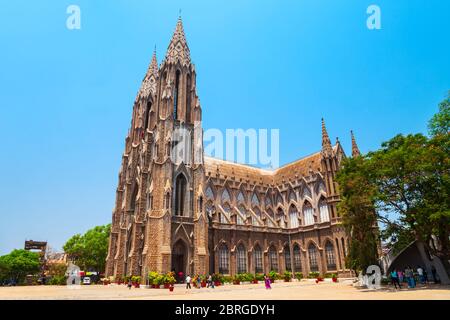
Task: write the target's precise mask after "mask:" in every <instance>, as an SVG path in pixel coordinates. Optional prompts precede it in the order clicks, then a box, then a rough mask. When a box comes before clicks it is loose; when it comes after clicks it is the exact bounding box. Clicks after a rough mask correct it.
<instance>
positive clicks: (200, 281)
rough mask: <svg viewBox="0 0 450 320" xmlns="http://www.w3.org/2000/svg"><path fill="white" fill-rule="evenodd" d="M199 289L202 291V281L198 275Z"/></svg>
mask: <svg viewBox="0 0 450 320" xmlns="http://www.w3.org/2000/svg"><path fill="white" fill-rule="evenodd" d="M197 287H198V288H199V289H200V288H201V287H202V279H200V276H199V275H197Z"/></svg>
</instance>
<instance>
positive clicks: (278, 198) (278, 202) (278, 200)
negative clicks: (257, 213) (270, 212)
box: [277, 193, 283, 204]
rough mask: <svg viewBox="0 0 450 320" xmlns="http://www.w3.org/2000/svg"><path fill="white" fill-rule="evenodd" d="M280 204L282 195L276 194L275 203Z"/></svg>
mask: <svg viewBox="0 0 450 320" xmlns="http://www.w3.org/2000/svg"><path fill="white" fill-rule="evenodd" d="M280 203H281V204H282V203H283V197H282V196H281V194H279V193H278V194H277V204H280Z"/></svg>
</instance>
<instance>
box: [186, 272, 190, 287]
mask: <svg viewBox="0 0 450 320" xmlns="http://www.w3.org/2000/svg"><path fill="white" fill-rule="evenodd" d="M186 289H191V277H190V276H189V275H187V276H186Z"/></svg>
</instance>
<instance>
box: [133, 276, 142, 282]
mask: <svg viewBox="0 0 450 320" xmlns="http://www.w3.org/2000/svg"><path fill="white" fill-rule="evenodd" d="M131 281H132V282H135V283H141V277H140V276H132V277H131Z"/></svg>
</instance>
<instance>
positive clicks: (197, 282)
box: [185, 275, 214, 289]
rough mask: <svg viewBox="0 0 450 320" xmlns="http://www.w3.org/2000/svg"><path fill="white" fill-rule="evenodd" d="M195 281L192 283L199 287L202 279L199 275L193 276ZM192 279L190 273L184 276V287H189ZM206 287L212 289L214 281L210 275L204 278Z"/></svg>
mask: <svg viewBox="0 0 450 320" xmlns="http://www.w3.org/2000/svg"><path fill="white" fill-rule="evenodd" d="M195 279H196V280H195V282H194V285H195V286H196V287H197V288H198V289H200V288H201V287H202V279H201V278H200V276H199V275H196V276H195ZM192 281H193V279H192V278H191V276H190V275H187V276H186V279H185V282H186V289H191V283H192ZM206 287H207V288H213V289H214V281H213V278H212V275H208V277H207V278H206Z"/></svg>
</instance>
